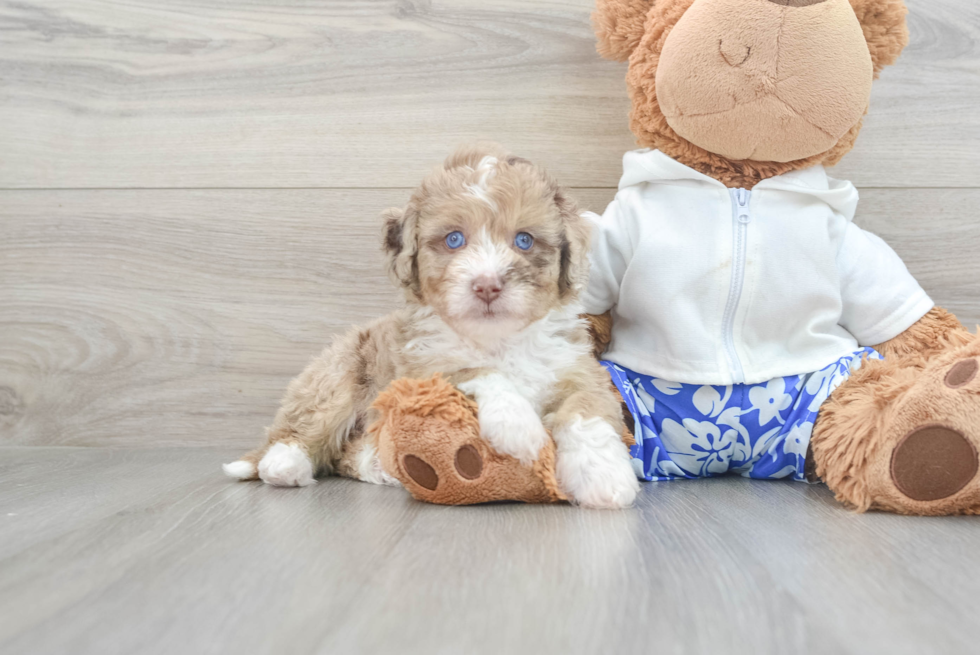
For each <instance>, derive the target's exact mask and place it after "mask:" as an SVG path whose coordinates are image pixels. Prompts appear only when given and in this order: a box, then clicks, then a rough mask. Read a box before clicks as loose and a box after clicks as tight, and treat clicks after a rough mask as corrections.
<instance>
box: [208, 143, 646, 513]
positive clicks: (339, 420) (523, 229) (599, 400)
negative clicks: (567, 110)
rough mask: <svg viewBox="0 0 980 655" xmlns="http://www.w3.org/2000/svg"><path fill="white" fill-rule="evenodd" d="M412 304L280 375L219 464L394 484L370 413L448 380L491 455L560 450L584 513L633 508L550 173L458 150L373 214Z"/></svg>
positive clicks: (583, 244) (564, 212)
mask: <svg viewBox="0 0 980 655" xmlns="http://www.w3.org/2000/svg"><path fill="white" fill-rule="evenodd" d="M383 217H384V230H383V241H384V251H385V254H386V257H387V264H388V269H389V272H390V274H391V278H392V279H393V281H394V282H395V283H396V284H397V285H399V286H400V287H401V288H402V289H403V290H404V293H405V297H406V300H407V302H406V306H405V308H404V309H401V310H399V311H396V312H394V313H393V314H390V315H388V316H385V317H384V318H381V319H379V320H377V321H375V322H374V323H372V324H370V325H368V326H367V327H363V328H356V329H353V330H351V331H350V332H348V333H347V334H345V335H343V336H341V337H340V338H338V339H336V340H335V341H334V343H333V345H331V346H330V347H329V348H327V349H326V350H324V351H323V353H321V354H320V355H319V357H317V358H316V359H314V360H313V362H312V363H311V364H310V365H309V366H307V367H306V370H304V371H303V372H302V373H301V374H300V375H299V377H297V378H296V379H295V380H293V381H292V383H290V385H289V388H288V389H287V391H286V396H285V398H284V399H283V401H282V406H281V407H280V409H279V412H278V413H277V414H276V418H275V421H274V423H273V425H272V426H271V427H270V428H269V429H268V442H267V443H266V444H265V445H263V446H262V447H260V448H258V449H257V450H255V451H252V452H251V453H248V454H247V455H245V456H244V457H242V459H240V460H238V461H236V462H233V463H231V464H226V465H225V466H224V470H225V472H226V473H227V474H228V475H229V476H231V477H234V478H238V479H242V480H245V479H254V478H256V477H259V478H261V479H262V480H264V481H265V482H267V483H269V484H274V485H280V486H304V485H308V484H312V483H313V482H314V478H315V477H316V476H317V475H325V474H330V473H339V474H341V475H347V476H350V477H354V478H358V479H361V480H364V481H367V482H374V483H378V484H397V482H396V481H395V480H394V479H393V478H391V477H390V476H389V475H387V474H386V473H385V472H384V471H383V470H382V469H381V466H380V463H379V461H378V455H377V449H376V445H375V443H374V441H373V435H372V434H371V433H370V432H368V431H367V430H366V429H365V428H366V426H368V425H370V424H371V423H372V422H373V421H374V420H375V418H377V417H376V416H375V412H374V410H372V409H371V408H370V406H371V403H372V402H373V401H374V399H375V398H376V397H377V395H378V394H379V393H380V392H381V391H382V390H384V388H385V387H386V386H388V384H389V383H390V382H391V381H393V380H395V379H397V378H401V377H409V378H428V377H430V376H432V374H434V373H437V372H439V373H442V374H443V375H444V376H445V377H446V378H447V379H449V380H450V381H451V382H452V383H454V384H455V385H456V386H457V387H458V388H459V389H460V390H461V391H463V392H464V393H466V394H468V395H470V396H471V397H472V398H474V399H475V400H476V402H477V404H478V406H479V422H480V431H481V433H482V436H483V438H485V439H486V440H487V441H488V442H489V444H490V445H491V446H492V447H493V448H494V449H495V450H497V451H498V452H501V453H506V454H509V455H512V456H514V457H516V458H518V459H519V460H520V461H521V462H523V463H525V464H530V463H531V462H533V461H534V460H535V459H536V458H537V456H538V453H539V451H540V450H541V447H542V446H543V445H544V444H545V442H546V440H547V439H548V430H550V431H551V434H552V435H553V436H554V439H555V442H556V444H557V459H556V469H557V471H556V473H557V478H558V482H559V484H560V485H561V487H562V491H564V492H565V494H566V495H567V496H568V497H569V498H570V499H572V501H573V502H575V503H578V504H580V505H582V506H586V507H603V508H616V507H627V506H629V505H631V504H632V502H633V499H634V498H635V496H636V493H637V491H638V490H639V484H638V482H637V479H636V476H635V474H634V473H633V468H632V465H631V462H630V458H629V455H628V452H627V450H626V448H625V447H624V445H623V442H622V441H621V436H620V435H621V434H622V432H623V418H622V413H621V409H620V404H619V400H618V398H616V396H615V395H614V393H613V392H612V390H611V387H610V383H609V378H608V375H607V374H606V373H605V371H604V370H603V369H602V367H601V366H600V365H599V363H598V362H597V361H596V360H595V359H594V358H593V356H592V353H591V343H590V339H589V335H588V331H587V326H586V323H585V321H584V320H582V319H580V318H579V316H578V314H579V312H580V309H579V306H578V304H577V298H578V295H579V292H580V291H581V289H582V288H583V286H584V283H585V282H586V277H587V275H588V249H589V228H588V225H587V223H586V221H585V220H584V219H582V218H581V217H580V216H579V212H578V210H577V208H576V207H575V204H574V203H573V202H572V201H571V200H570V199H568V198H567V197H566V196H565V195H564V194H563V193H562V191H561V189H560V188H559V187H558V185H557V184H556V182H555V181H554V180H553V179H552V178H551V177H549V176H548V175H547V174H546V173H545V172H544V171H542V170H541V169H539V168H537V167H535V166H533V165H532V164H531V163H530V162H528V161H527V160H524V159H521V158H518V157H512V156H508V155H507V154H506V153H505V152H503V151H502V150H500V148H499V147H497V146H478V147H467V148H462V149H460V150H459V151H457V152H456V153H455V154H453V155H452V156H451V157H449V159H447V160H446V162H445V163H444V164H443V165H442V166H441V167H440V168H438V169H437V170H435V171H434V172H433V173H432V174H431V175H429V177H427V178H426V179H425V180H424V181H423V183H422V185H421V186H420V187H419V188H418V189H417V190H416V191H415V192H414V194H413V195H412V197H411V199H410V200H409V203H408V205H407V206H406V207H405V208H404V209H389V210H387V211H386V212H384V214H383Z"/></svg>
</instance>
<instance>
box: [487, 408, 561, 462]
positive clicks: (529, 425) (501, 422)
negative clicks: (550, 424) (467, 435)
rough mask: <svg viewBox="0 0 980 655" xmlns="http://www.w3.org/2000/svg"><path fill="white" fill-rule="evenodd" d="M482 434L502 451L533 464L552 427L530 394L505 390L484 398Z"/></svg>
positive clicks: (494, 446) (546, 441)
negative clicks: (543, 422)
mask: <svg viewBox="0 0 980 655" xmlns="http://www.w3.org/2000/svg"><path fill="white" fill-rule="evenodd" d="M479 418H480V435H481V436H482V437H483V438H484V439H486V440H487V443H489V444H490V446H491V447H492V448H493V449H494V450H496V451H497V452H498V453H502V454H504V455H510V456H511V457H514V458H516V459H519V460H520V461H521V464H523V465H524V466H530V465H531V464H532V463H534V461H535V460H537V459H538V454H539V453H540V452H541V449H542V448H544V445H545V444H546V443H548V439H549V437H548V431H547V430H545V429H544V426H543V425H541V418H540V417H539V416H538V413H537V412H536V411H534V407H533V406H532V405H531V403H529V402H528V401H527V399H526V398H524V397H522V396H518V395H517V394H512V393H504V394H500V395H494V396H491V397H489V398H484V399H483V402H482V403H480V406H479Z"/></svg>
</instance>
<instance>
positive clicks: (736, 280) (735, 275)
mask: <svg viewBox="0 0 980 655" xmlns="http://www.w3.org/2000/svg"><path fill="white" fill-rule="evenodd" d="M728 193H729V195H731V198H732V236H733V250H732V284H731V287H730V288H729V290H728V302H727V303H726V304H725V315H724V320H723V329H724V334H723V337H724V340H725V349H726V350H727V351H728V364H729V366H730V367H731V369H732V378H733V380H732V381H733V382H734V383H735V384H742V383H743V382H745V372H744V371H743V370H742V362H741V361H740V360H739V358H738V351H736V350H735V312H736V310H737V309H738V303H739V300H740V299H741V297H742V286H743V284H744V282H745V253H746V250H747V245H746V240H747V235H748V231H749V223H750V222H751V221H752V214H751V213H750V212H749V200H750V199H751V197H752V192H751V191H749V190H748V189H729V191H728Z"/></svg>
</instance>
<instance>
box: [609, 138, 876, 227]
mask: <svg viewBox="0 0 980 655" xmlns="http://www.w3.org/2000/svg"><path fill="white" fill-rule="evenodd" d="M691 182H694V183H700V184H704V185H706V186H711V187H716V188H717V187H721V188H727V187H725V185H724V184H722V183H721V182H719V181H718V180H716V179H714V178H713V177H710V176H708V175H705V174H704V173H701V172H698V171H696V170H694V169H693V168H691V167H690V166H686V165H684V164H682V163H680V162H679V161H677V160H676V159H671V158H670V157H668V156H667V155H665V154H664V153H662V152H660V151H659V150H651V149H649V148H644V149H642V150H633V151H631V152H627V153H626V154H625V155H623V177H622V178H620V180H619V189H620V190H622V189H625V188H626V187H631V186H637V185H641V184H658V183H661V184H671V183H675V184H676V183H691ZM766 189H771V190H778V191H787V192H790V193H797V194H802V195H805V196H810V197H812V198H815V199H817V200H819V201H820V202H823V203H825V204H827V205H828V206H830V208H831V209H833V210H834V211H835V212H837V213H838V214H841V215H842V216H844V217H845V218H846V219H847V220H848V221H850V220H853V218H854V212H855V211H856V210H857V204H858V191H857V189H856V188H854V185H853V184H851V183H850V182H847V181H843V180H835V179H834V178H832V177H829V176H828V175H827V171H826V170H824V167H823V166H820V165H817V166H813V167H811V168H805V169H803V170H798V171H791V172H789V173H784V174H783V175H777V176H775V177H770V178H768V179H765V180H763V181H761V182H759V184H757V185H755V187H754V188H753V189H752V192H753V193H756V192H758V191H763V190H766Z"/></svg>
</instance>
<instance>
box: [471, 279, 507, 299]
mask: <svg viewBox="0 0 980 655" xmlns="http://www.w3.org/2000/svg"><path fill="white" fill-rule="evenodd" d="M503 286H504V283H503V280H501V279H500V278H499V277H498V276H496V275H479V276H477V277H475V278H473V284H472V287H471V288H472V289H473V294H474V295H475V296H476V297H477V298H479V299H480V300H482V301H483V302H485V303H487V304H488V305H489V304H490V303H492V302H493V301H494V300H496V299H497V298H498V297H499V296H500V292H501V290H502V289H503Z"/></svg>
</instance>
